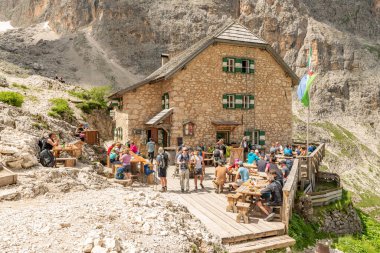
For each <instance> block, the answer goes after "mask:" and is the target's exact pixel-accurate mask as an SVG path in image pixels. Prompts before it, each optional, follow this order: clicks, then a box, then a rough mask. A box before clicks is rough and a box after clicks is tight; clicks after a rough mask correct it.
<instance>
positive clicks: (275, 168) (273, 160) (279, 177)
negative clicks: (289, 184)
mask: <svg viewBox="0 0 380 253" xmlns="http://www.w3.org/2000/svg"><path fill="white" fill-rule="evenodd" d="M271 171H275V172H276V174H277V177H276V180H278V181H280V183H281V185H282V186H283V185H284V179H283V176H282V171H281V170H280V169H279V168H278V166H277V164H276V157H271V160H270V162H269V166H267V170H266V172H267V173H268V174H269V173H270V172H271Z"/></svg>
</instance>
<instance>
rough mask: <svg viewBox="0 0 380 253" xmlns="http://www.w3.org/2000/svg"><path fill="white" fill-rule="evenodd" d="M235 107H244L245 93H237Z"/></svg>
mask: <svg viewBox="0 0 380 253" xmlns="http://www.w3.org/2000/svg"><path fill="white" fill-rule="evenodd" d="M235 108H243V95H235Z"/></svg>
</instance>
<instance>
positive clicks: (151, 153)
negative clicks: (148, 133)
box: [146, 138, 156, 163]
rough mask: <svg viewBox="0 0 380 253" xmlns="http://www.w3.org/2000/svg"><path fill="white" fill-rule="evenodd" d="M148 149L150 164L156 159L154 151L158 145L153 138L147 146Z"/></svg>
mask: <svg viewBox="0 0 380 253" xmlns="http://www.w3.org/2000/svg"><path fill="white" fill-rule="evenodd" d="M146 146H147V147H148V157H149V161H150V163H153V158H154V150H155V148H156V143H154V141H153V140H152V138H149V142H148V143H147V144H146Z"/></svg>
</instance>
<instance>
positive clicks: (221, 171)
mask: <svg viewBox="0 0 380 253" xmlns="http://www.w3.org/2000/svg"><path fill="white" fill-rule="evenodd" d="M226 174H227V168H226V167H224V166H223V162H222V161H218V167H216V168H215V180H214V181H213V183H214V186H215V192H216V193H221V192H223V188H224V183H225V182H226V181H227V177H226Z"/></svg>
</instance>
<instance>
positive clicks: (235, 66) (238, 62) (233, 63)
mask: <svg viewBox="0 0 380 253" xmlns="http://www.w3.org/2000/svg"><path fill="white" fill-rule="evenodd" d="M223 71H224V72H229V73H243V74H253V73H255V61H254V60H252V59H247V58H243V59H242V58H234V57H225V58H223Z"/></svg>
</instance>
